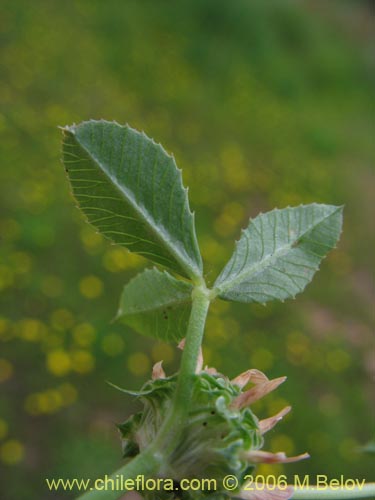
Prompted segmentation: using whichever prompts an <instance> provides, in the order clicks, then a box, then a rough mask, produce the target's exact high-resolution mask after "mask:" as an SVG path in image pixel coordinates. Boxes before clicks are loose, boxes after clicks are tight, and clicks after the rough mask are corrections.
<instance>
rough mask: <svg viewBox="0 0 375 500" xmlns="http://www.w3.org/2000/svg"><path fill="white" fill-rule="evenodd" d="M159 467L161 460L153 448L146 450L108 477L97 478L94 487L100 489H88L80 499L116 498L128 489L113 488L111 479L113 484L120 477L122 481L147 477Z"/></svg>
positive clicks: (101, 499) (113, 499)
mask: <svg viewBox="0 0 375 500" xmlns="http://www.w3.org/2000/svg"><path fill="white" fill-rule="evenodd" d="M159 467H160V460H159V458H158V456H157V455H156V454H154V453H153V452H152V451H151V450H145V451H144V452H142V453H140V454H139V455H137V456H136V457H135V458H133V460H132V461H131V462H128V463H127V464H126V465H123V466H122V467H120V469H118V470H117V471H116V472H114V473H113V474H111V475H110V476H109V477H108V478H106V479H105V478H98V479H99V481H98V480H96V483H97V484H96V485H94V486H93V488H98V489H93V490H90V491H87V492H86V493H84V494H83V495H81V496H80V497H79V500H103V499H104V498H105V499H106V500H116V499H117V498H119V497H120V496H122V495H123V494H124V493H125V491H127V490H126V489H124V490H121V491H119V490H112V489H111V481H110V480H113V484H114V485H116V480H118V479H119V478H120V480H121V483H122V480H123V481H125V480H126V479H129V478H130V479H135V478H136V477H137V476H138V475H142V476H144V477H145V478H147V477H149V476H152V475H153V474H155V473H156V472H157V471H158V469H159ZM91 484H94V482H91ZM106 485H107V486H106ZM132 489H135V488H132Z"/></svg>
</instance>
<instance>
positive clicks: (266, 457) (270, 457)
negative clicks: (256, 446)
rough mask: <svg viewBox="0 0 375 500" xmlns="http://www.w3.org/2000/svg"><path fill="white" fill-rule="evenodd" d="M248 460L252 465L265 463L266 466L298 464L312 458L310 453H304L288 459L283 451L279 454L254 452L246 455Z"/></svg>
mask: <svg viewBox="0 0 375 500" xmlns="http://www.w3.org/2000/svg"><path fill="white" fill-rule="evenodd" d="M244 456H245V457H246V459H247V460H248V461H249V462H251V463H264V464H280V463H282V464H287V463H290V462H298V461H299V460H304V459H305V458H310V455H309V454H308V453H302V454H301V455H297V456H295V457H287V456H286V455H285V453H284V452H283V451H279V452H278V453H271V452H270V451H262V450H253V451H249V452H247V453H245V454H244Z"/></svg>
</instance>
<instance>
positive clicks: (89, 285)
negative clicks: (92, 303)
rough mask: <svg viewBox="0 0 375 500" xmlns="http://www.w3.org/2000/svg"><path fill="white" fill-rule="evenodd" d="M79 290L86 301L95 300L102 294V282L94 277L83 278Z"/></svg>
mask: <svg viewBox="0 0 375 500" xmlns="http://www.w3.org/2000/svg"><path fill="white" fill-rule="evenodd" d="M79 290H80V292H81V294H82V295H83V296H84V297H85V298H86V299H96V298H97V297H99V296H100V295H101V294H102V293H103V282H102V281H101V280H100V279H99V278H97V277H96V276H93V275H90V276H85V277H84V278H82V279H81V281H80V282H79Z"/></svg>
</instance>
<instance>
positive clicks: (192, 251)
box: [63, 120, 202, 279]
mask: <svg viewBox="0 0 375 500" xmlns="http://www.w3.org/2000/svg"><path fill="white" fill-rule="evenodd" d="M63 136H64V141H63V161H64V165H65V168H66V171H67V173H68V176H69V180H70V183H71V185H72V189H73V194H74V196H75V198H76V200H77V202H78V205H79V207H80V208H81V210H82V211H83V212H84V213H85V215H86V217H87V219H88V221H89V222H90V223H91V224H93V225H94V226H95V227H96V228H97V229H99V231H100V232H101V233H102V234H103V235H105V236H106V237H108V238H110V239H111V240H113V241H114V242H115V243H118V244H120V245H123V246H125V247H126V248H128V249H129V250H130V251H132V252H136V253H138V254H140V255H142V256H144V257H146V258H148V259H150V260H151V261H153V262H155V263H157V264H161V265H162V266H165V267H167V268H169V269H171V270H172V271H175V272H177V273H178V274H181V275H183V276H185V277H187V278H192V279H194V278H198V279H199V277H200V276H201V275H202V259H201V256H200V253H199V248H198V243H197V238H196V234H195V227H194V215H193V214H192V212H191V211H190V208H189V202H188V197H187V190H186V189H185V188H184V187H183V185H182V179H181V172H180V170H178V168H177V166H176V163H175V161H174V158H173V157H172V156H170V155H169V154H167V153H166V151H165V150H164V149H163V148H162V146H161V145H160V144H156V143H155V142H154V141H153V140H152V139H149V138H148V137H147V136H146V135H145V134H144V133H140V132H137V131H136V130H134V129H132V128H130V127H129V126H120V125H118V124H117V123H113V122H107V121H104V120H100V121H88V122H83V123H81V124H80V125H73V126H71V127H65V128H64V129H63Z"/></svg>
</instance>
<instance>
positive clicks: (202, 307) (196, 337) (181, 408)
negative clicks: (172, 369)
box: [79, 285, 210, 500]
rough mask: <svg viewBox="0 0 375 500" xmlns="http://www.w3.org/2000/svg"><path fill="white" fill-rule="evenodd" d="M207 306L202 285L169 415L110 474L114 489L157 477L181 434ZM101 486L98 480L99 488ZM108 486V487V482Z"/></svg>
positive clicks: (101, 499)
mask: <svg viewBox="0 0 375 500" xmlns="http://www.w3.org/2000/svg"><path fill="white" fill-rule="evenodd" d="M209 305H210V294H209V291H208V290H207V289H206V287H205V285H199V286H196V288H195V289H194V291H193V301H192V309H191V314H190V319H189V325H188V329H187V333H186V339H185V347H184V351H183V354H182V360H181V367H180V372H179V375H178V382H177V388H176V394H175V398H174V403H173V406H172V408H171V412H170V414H169V416H168V417H167V418H166V420H165V422H164V424H163V426H162V427H161V429H160V431H159V433H158V435H157V437H156V439H155V440H154V442H153V444H152V445H151V446H149V447H148V448H147V449H145V450H144V451H142V452H141V453H140V454H139V455H137V456H136V457H135V458H134V459H133V460H132V461H131V462H129V463H127V464H126V465H124V466H123V467H121V468H120V469H118V470H117V471H116V472H114V473H113V474H111V476H110V477H109V478H108V479H113V481H114V485H116V479H118V478H120V479H123V480H126V479H135V478H136V477H137V476H138V475H142V476H144V477H145V478H147V477H150V476H152V475H155V474H157V472H158V471H159V470H160V467H161V466H162V465H163V461H164V460H165V457H166V456H168V454H169V453H170V451H172V450H173V449H174V447H175V445H176V442H177V440H178V438H179V436H180V433H181V432H182V431H183V428H184V424H185V419H186V416H187V413H188V410H189V404H190V399H191V394H192V390H193V383H192V379H193V377H194V374H195V370H196V367H197V362H198V357H199V351H200V348H201V344H202V338H203V332H204V326H205V323H206V317H207V312H208V307H209ZM103 484H104V483H102V482H100V480H99V488H101V487H102V486H103ZM108 484H109V485H110V484H111V482H108ZM125 491H126V490H122V491H119V490H117V491H112V490H111V489H110V487H109V488H108V489H104V487H103V488H102V489H98V488H97V489H94V490H91V491H88V492H86V493H85V494H83V495H82V496H80V497H79V500H115V499H117V498H119V497H120V496H122V495H123V493H124V492H125Z"/></svg>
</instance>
